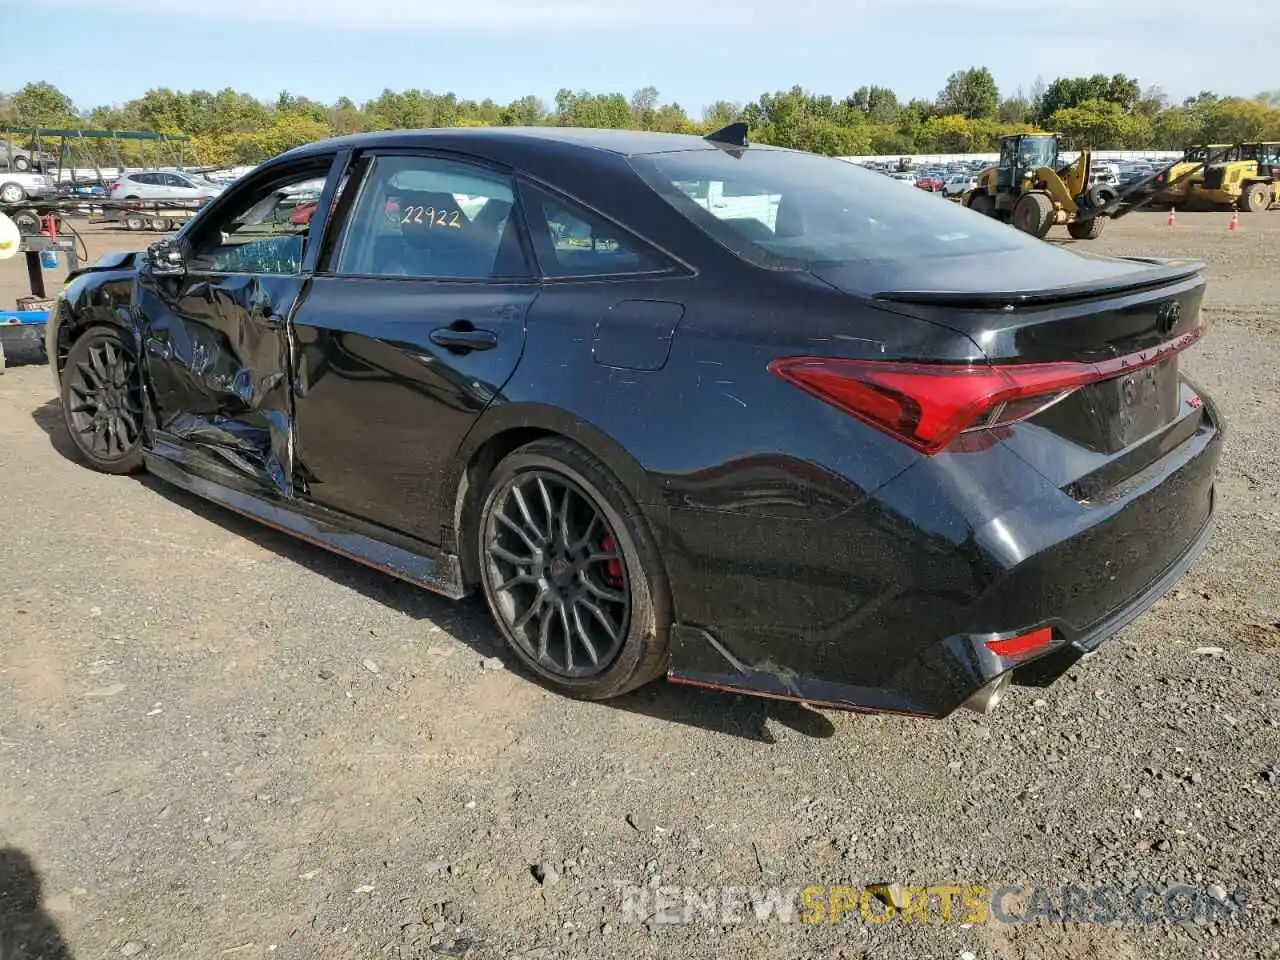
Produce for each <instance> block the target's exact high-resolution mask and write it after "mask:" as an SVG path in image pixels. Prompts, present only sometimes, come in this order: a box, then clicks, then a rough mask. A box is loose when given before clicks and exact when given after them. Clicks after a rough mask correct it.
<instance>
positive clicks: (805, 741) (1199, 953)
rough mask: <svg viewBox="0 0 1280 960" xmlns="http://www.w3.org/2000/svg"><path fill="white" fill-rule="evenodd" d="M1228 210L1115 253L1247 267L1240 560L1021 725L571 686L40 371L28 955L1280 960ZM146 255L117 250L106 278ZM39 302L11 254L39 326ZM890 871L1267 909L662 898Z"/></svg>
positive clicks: (1202, 370)
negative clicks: (91, 452) (541, 676)
mask: <svg viewBox="0 0 1280 960" xmlns="http://www.w3.org/2000/svg"><path fill="white" fill-rule="evenodd" d="M1228 221H1229V216H1228V215H1225V214H1191V213H1188V214H1181V215H1180V216H1179V219H1178V225H1177V227H1175V228H1173V229H1169V228H1167V227H1166V226H1165V215H1164V214H1156V213H1151V214H1135V215H1133V216H1131V217H1129V218H1127V219H1125V220H1122V221H1119V222H1117V223H1114V224H1111V225H1110V226H1109V229H1108V232H1107V234H1106V235H1105V236H1104V237H1103V239H1102V240H1100V241H1098V242H1096V243H1094V244H1092V245H1091V249H1096V250H1101V251H1107V252H1125V253H1156V254H1174V255H1191V256H1196V257H1199V258H1202V259H1204V260H1205V261H1207V262H1208V263H1209V264H1210V265H1211V272H1212V277H1211V292H1210V295H1209V301H1208V302H1209V308H1208V313H1209V317H1210V322H1211V330H1210V335H1209V336H1208V337H1207V339H1206V340H1205V341H1204V342H1203V343H1202V344H1201V345H1199V346H1198V347H1197V348H1196V349H1195V350H1193V351H1192V352H1191V353H1190V354H1189V355H1187V357H1186V360H1185V366H1186V369H1188V370H1189V372H1190V373H1191V375H1192V376H1193V377H1194V378H1196V379H1197V381H1198V382H1199V383H1200V385H1201V386H1202V387H1204V388H1205V389H1206V390H1208V391H1209V392H1211V393H1212V394H1213V395H1214V396H1215V398H1216V399H1217V400H1218V401H1219V403H1220V404H1221V406H1222V408H1223V410H1224V411H1225V414H1226V416H1227V417H1228V421H1229V432H1228V442H1227V448H1226V452H1225V461H1224V464H1223V467H1222V471H1221V480H1220V491H1221V492H1220V504H1221V507H1220V519H1219V528H1218V532H1217V534H1216V537H1215V539H1214V541H1213V543H1212V545H1211V546H1210V548H1209V550H1208V552H1207V553H1206V554H1205V556H1204V557H1203V559H1202V560H1201V561H1200V562H1199V563H1198V564H1197V565H1196V567H1195V568H1194V569H1193V571H1192V572H1191V574H1190V575H1189V576H1188V577H1187V578H1186V579H1185V580H1184V581H1183V582H1182V583H1181V584H1180V586H1179V587H1178V588H1177V589H1176V590H1175V591H1174V592H1173V593H1171V594H1170V595H1169V596H1168V597H1166V598H1165V599H1164V600H1162V601H1161V602H1160V603H1159V604H1158V605H1157V606H1156V607H1154V608H1153V609H1152V610H1151V611H1150V612H1149V613H1148V614H1146V615H1145V616H1143V617H1141V618H1140V619H1139V620H1138V621H1136V622H1135V623H1133V624H1132V625H1131V626H1129V627H1128V628H1127V629H1126V630H1124V631H1123V632H1122V633H1121V634H1120V635H1119V636H1117V637H1116V638H1114V639H1113V640H1112V641H1111V642H1110V643H1108V644H1107V645H1105V646H1104V647H1103V649H1102V650H1101V651H1100V652H1099V653H1098V654H1097V655H1096V656H1094V657H1092V658H1090V659H1088V660H1086V661H1085V662H1083V663H1082V664H1080V665H1078V666H1077V668H1076V669H1074V670H1073V671H1072V673H1071V674H1070V675H1069V676H1068V677H1066V678H1064V679H1063V680H1062V681H1061V682H1059V683H1058V684H1057V685H1055V686H1054V687H1052V688H1050V689H1049V690H1043V691H1038V690H1027V689H1015V690H1014V691H1013V692H1012V693H1011V695H1010V696H1009V697H1008V698H1007V699H1006V701H1005V703H1004V704H1003V705H1002V706H1001V707H1000V708H999V710H998V711H997V712H996V713H995V714H994V715H993V716H991V717H989V718H979V717H977V716H975V715H973V714H968V713H963V714H957V715H955V716H953V717H952V718H950V719H948V720H945V721H941V722H927V721H918V720H909V719H900V718H887V717H886V718H877V717H867V716H859V715H848V714H840V713H827V712H814V711H810V710H807V709H804V708H802V707H798V706H790V705H785V704H776V703H768V702H764V701H756V700H751V699H744V698H737V697H731V696H722V695H718V694H715V693H710V692H700V691H693V690H689V689H686V688H680V687H673V686H668V685H666V684H663V683H659V684H655V685H653V686H651V687H649V688H647V689H645V690H643V691H640V692H638V693H636V694H633V695H631V696H629V697H627V698H625V699H624V700H622V701H620V702H616V703H613V704H588V703H577V702H572V701H569V700H565V699H561V698H559V697H556V696H553V695H551V694H549V693H547V692H545V691H544V690H542V689H541V688H540V687H538V686H536V685H535V684H533V683H532V682H530V681H529V680H527V679H525V678H524V677H523V676H522V675H521V674H519V673H518V672H516V671H514V670H512V669H509V668H508V669H504V668H503V667H502V666H501V662H502V661H497V660H493V659H488V658H493V657H496V656H501V652H500V650H499V649H498V647H497V636H496V633H495V632H494V631H493V630H492V629H491V628H490V627H489V625H488V623H487V620H486V617H485V615H484V611H483V609H482V606H481V604H480V603H479V602H463V603H458V604H455V603H450V602H449V601H446V600H443V599H440V598H436V597H434V596H431V595H428V594H425V593H421V592H418V591H416V590H414V589H413V588H411V587H408V586H405V585H402V584H400V583H398V582H396V581H393V580H390V579H388V578H386V577H383V576H382V575H380V574H377V573H374V572H371V571H368V570H365V569H364V568H361V567H359V566H356V565H354V564H351V563H348V562H346V561H344V560H341V559H338V558H336V557H332V556H329V555H327V554H325V553H323V552H321V551H318V550H316V549H313V548H311V547H308V546H305V545H302V544H300V543H297V542H295V541H292V540H290V539H288V538H286V537H284V536H282V535H278V534H276V533H274V532H271V531H269V530H266V529H263V528H260V527H257V526H255V525H253V524H252V523H250V522H248V521H245V520H242V519H240V518H238V517H237V516H234V515H232V514H229V513H226V512H224V511H222V510H220V509H218V508H216V507H212V506H208V505H205V504H202V503H201V502H199V501H196V500H194V499H192V498H190V497H188V496H186V495H184V494H181V493H179V492H175V491H172V490H169V489H166V488H164V487H163V486H162V485H161V484H159V483H158V482H155V481H151V480H148V479H142V480H138V479H129V478H115V477H108V476H103V475H99V474H95V473H93V472H91V471H89V470H87V469H84V468H81V467H79V466H77V465H75V464H74V463H72V462H71V461H70V460H69V459H68V457H67V449H68V444H69V441H68V439H67V438H66V436H65V433H64V431H63V427H62V425H61V419H60V415H59V413H58V410H57V407H56V405H55V403H54V399H53V386H52V383H51V381H50V378H49V374H48V372H47V370H46V368H44V367H43V366H41V365H40V364H39V363H38V362H37V358H35V357H34V356H31V355H30V354H28V355H27V360H28V362H27V363H26V364H25V365H24V363H23V356H21V355H15V356H11V358H10V368H9V370H8V372H7V373H6V374H5V375H4V376H0V523H2V524H3V534H2V535H0V583H2V584H4V586H3V588H0V636H3V643H2V644H0V956H3V957H4V958H5V960H9V958H10V957H11V956H23V955H24V954H22V953H21V952H20V951H19V952H17V953H14V952H13V951H14V949H15V944H17V943H19V942H21V941H23V940H26V941H27V942H29V943H35V942H37V941H38V940H39V939H40V936H41V935H42V934H44V935H47V938H48V939H47V943H46V945H45V947H44V948H43V949H44V956H45V957H46V958H47V960H52V958H55V957H57V958H64V957H72V956H74V957H80V958H109V957H118V956H141V957H143V958H146V957H211V958H214V957H230V958H253V957H287V958H306V960H310V958H315V957H326V958H328V957H333V958H346V957H351V958H357V957H358V958H372V957H394V958H403V957H428V956H435V955H446V956H466V957H470V958H504V960H505V958H511V957H520V958H533V957H540V958H545V960H549V958H577V957H624V958H641V957H682V958H700V957H708V958H711V957H716V958H719V957H735V958H773V957H787V958H808V957H813V958H819V957H821V958H849V960H852V958H861V957H872V956H874V957H877V958H879V957H912V958H935V957H936V958H947V960H951V958H962V960H970V958H974V960H981V958H1008V960H1013V958H1062V960H1081V958H1086V960H1087V958H1098V960H1103V958H1105V960H1128V958H1138V957H1149V956H1156V955H1158V956H1160V957H1162V958H1181V957H1188V958H1190V957H1196V958H1204V957H1218V958H1243V957H1255V956H1264V957H1277V956H1280V879H1278V878H1280V852H1277V843H1276V837H1277V836H1280V679H1278V678H1277V660H1278V658H1280V577H1277V575H1276V572H1275V571H1276V570H1277V568H1278V567H1280V499H1278V493H1280V460H1278V458H1277V456H1276V453H1275V451H1276V450H1277V448H1280V399H1278V398H1280V321H1278V320H1277V310H1278V307H1280V285H1278V284H1277V279H1276V272H1275V256H1274V251H1275V249H1276V247H1277V244H1278V243H1280V213H1272V214H1268V215H1245V216H1243V217H1242V218H1241V229H1240V230H1239V231H1237V232H1235V233H1228V231H1227V224H1228ZM147 239H148V238H146V237H139V236H135V235H128V234H123V233H95V234H92V235H90V236H89V237H88V240H89V242H90V245H91V248H92V252H93V253H94V254H95V255H96V254H97V253H100V252H102V251H104V250H108V249H113V248H118V247H121V246H126V245H130V244H139V243H143V242H145V241H146V240H147ZM24 280H25V277H24V274H23V272H22V265H21V263H15V262H12V261H11V262H9V263H6V264H2V265H0V302H5V303H11V302H12V299H13V297H14V296H17V295H18V294H20V293H22V292H24V290H23V289H22V285H23V283H24ZM872 883H900V884H903V885H914V884H919V885H922V886H929V885H947V884H954V885H957V886H961V887H965V886H971V885H983V886H985V887H987V888H988V890H990V891H994V890H995V889H996V888H999V887H1004V886H1009V887H1017V888H1020V894H1019V896H1016V897H1013V898H1010V900H1009V901H1008V903H1009V904H1011V905H1012V904H1015V903H1020V904H1023V905H1024V906H1025V905H1027V904H1030V906H1031V907H1044V908H1046V909H1047V906H1048V902H1049V901H1046V900H1044V897H1045V896H1048V897H1049V898H1050V899H1051V901H1052V903H1053V905H1054V906H1055V907H1057V908H1059V909H1060V908H1062V907H1063V905H1064V902H1065V901H1066V900H1067V896H1066V895H1065V894H1064V893H1063V888H1064V887H1067V886H1075V887H1082V888H1087V889H1088V890H1089V891H1090V893H1091V894H1092V891H1093V888H1096V887H1107V888H1110V889H1112V890H1113V891H1115V893H1116V896H1117V899H1118V901H1119V902H1120V905H1121V908H1122V909H1121V911H1120V912H1121V914H1122V916H1125V915H1127V913H1126V911H1127V907H1125V903H1126V902H1127V899H1126V898H1127V896H1128V892H1129V891H1130V890H1131V889H1132V888H1133V887H1135V886H1138V885H1146V886H1149V887H1151V888H1154V889H1156V890H1157V891H1160V892H1163V891H1164V890H1166V889H1167V888H1170V887H1174V886H1177V885H1188V886H1191V887H1193V888H1196V889H1198V890H1202V891H1205V892H1206V896H1207V897H1209V898H1212V897H1218V898H1220V899H1221V898H1227V899H1230V898H1231V897H1232V896H1235V895H1237V894H1239V895H1240V896H1242V897H1244V898H1245V899H1246V906H1245V908H1244V910H1243V911H1242V912H1238V913H1237V914H1236V915H1235V916H1234V917H1231V918H1227V919H1214V920H1212V921H1211V922H1210V921H1206V920H1204V919H1203V916H1202V918H1201V919H1200V920H1199V921H1198V922H1195V923H1190V924H1179V923H1176V922H1172V921H1170V920H1168V919H1165V918H1164V916H1163V913H1162V912H1160V911H1159V906H1160V901H1159V898H1158V896H1157V897H1156V898H1155V899H1152V900H1150V901H1149V904H1150V908H1151V909H1153V910H1155V911H1156V913H1157V916H1156V917H1155V922H1151V923H1133V922H1115V923H1106V924H1104V923H1096V922H1095V923H1081V922H1051V920H1046V919H1040V920H1038V921H1037V922H1034V923H1001V922H974V923H966V922H964V920H965V918H964V917H963V916H962V915H961V914H962V911H959V910H957V912H956V913H954V914H953V915H952V916H951V919H950V921H949V922H946V921H942V920H940V913H939V911H938V910H937V909H936V908H935V909H934V911H933V913H932V919H933V921H934V922H931V923H921V922H905V921H904V920H903V918H902V917H898V918H893V919H891V920H890V921H889V922H884V923H876V922H873V921H872V920H868V919H865V918H863V917H862V916H861V912H860V910H859V909H858V907H856V906H855V907H853V908H852V909H851V911H850V912H849V913H848V914H847V915H846V916H845V917H844V919H843V921H842V922H840V923H830V922H823V923H817V924H812V923H803V922H799V921H798V920H796V919H795V918H794V917H793V920H792V922H785V921H783V920H780V919H779V918H778V917H777V915H776V914H775V915H774V916H772V917H770V918H768V919H765V920H760V919H758V918H757V915H756V913H755V912H753V908H752V907H751V906H748V907H746V909H745V910H739V911H737V913H736V915H735V912H734V911H733V910H732V909H731V908H732V907H733V905H734V904H733V896H734V894H733V893H732V892H730V894H728V895H726V896H727V898H728V900H729V902H728V903H727V904H726V903H724V902H723V900H721V901H719V902H720V903H721V907H720V909H717V910H706V911H705V912H699V911H697V910H695V911H694V916H693V918H692V920H691V921H690V922H685V923H679V922H665V921H669V920H678V919H680V917H679V915H678V911H677V912H676V915H674V916H673V912H672V911H671V910H666V911H663V912H659V913H657V914H656V915H654V914H653V911H654V910H655V909H657V908H659V907H662V906H664V903H663V902H661V901H658V900H655V899H654V897H655V896H656V893H655V892H654V888H659V889H662V888H669V887H671V888H685V887H690V888H693V889H694V890H695V891H696V892H697V893H698V894H699V895H701V896H703V897H706V896H708V894H709V888H721V887H731V888H740V892H741V894H742V895H743V896H746V897H747V898H749V899H755V900H756V901H762V900H763V901H764V902H766V903H767V897H768V894H769V891H770V890H771V889H776V890H779V891H787V890H791V889H793V888H797V887H805V886H810V885H817V886H829V885H850V886H853V887H861V886H864V885H866V884H872ZM1034 887H1041V888H1048V889H1049V892H1048V893H1047V894H1044V893H1041V894H1035V893H1034V892H1033V891H1032V888H1034ZM641 888H643V889H647V890H649V891H651V893H650V894H648V895H643V896H641V895H639V894H637V893H636V890H637V889H641ZM676 893H677V891H676V890H671V889H668V890H665V893H664V895H665V896H667V897H669V898H670V897H672V896H673V895H674V894H676ZM710 893H713V894H715V893H716V891H714V890H712V891H710ZM716 895H717V896H718V895H719V894H716ZM855 896H856V893H855ZM707 902H710V901H707ZM665 905H666V906H670V903H669V902H668V903H666V904H665ZM705 905H706V904H705V903H704V906H705ZM624 906H629V907H630V909H624ZM867 906H868V912H869V913H871V914H872V915H873V918H874V919H879V917H878V913H877V909H876V908H875V907H874V906H873V905H872V904H871V903H868V905H867ZM757 908H758V909H760V910H763V909H764V905H763V904H762V903H758V904H757ZM1046 909H1042V910H1039V911H1038V912H1039V915H1040V916H1041V917H1042V918H1043V917H1045V916H1049V917H1052V914H1047V912H1046ZM1027 912H1028V913H1030V914H1035V913H1036V912H1037V911H1036V910H1028V911H1027ZM1200 913H1201V914H1202V915H1203V913H1204V911H1203V910H1201V911H1200ZM796 916H799V914H797V915H796ZM1081 916H1087V917H1088V918H1091V919H1093V920H1098V919H1100V915H1099V913H1098V912H1097V911H1093V912H1088V913H1086V914H1083V915H1082V914H1077V917H1081ZM970 919H977V920H979V921H981V919H982V918H981V917H977V918H973V917H971V918H970ZM6 944H7V949H8V950H9V951H10V952H6ZM30 955H32V956H36V955H39V951H34V952H32V953H31V954H30Z"/></svg>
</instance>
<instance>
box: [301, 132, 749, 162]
mask: <svg viewBox="0 0 1280 960" xmlns="http://www.w3.org/2000/svg"><path fill="white" fill-rule="evenodd" d="M412 147H431V148H439V149H445V150H483V149H484V148H489V149H492V148H495V147H499V148H505V149H503V151H502V152H503V153H509V152H510V151H511V150H512V149H513V148H515V149H519V150H520V151H521V152H525V151H527V152H528V153H529V154H530V155H537V156H539V157H545V156H548V155H551V154H557V153H583V152H588V151H604V152H607V153H612V154H615V155H617V156H623V157H634V156H639V155H642V154H647V153H670V152H674V151H680V150H715V149H716V146H715V144H713V143H711V142H709V141H708V140H706V139H704V138H703V137H699V136H696V135H694V134H684V133H654V132H651V131H647V130H611V129H598V128H591V127H436V128H432V129H427V130H386V131H380V132H376V133H357V134H352V135H351V136H346V137H333V138H330V139H328V140H318V141H316V142H314V143H309V144H305V145H304V146H301V147H295V148H294V149H293V150H290V151H288V152H287V153H286V154H283V155H282V156H287V157H291V158H295V159H296V158H300V157H305V156H307V155H309V154H321V153H327V152H331V151H333V150H334V149H342V148H350V149H364V150H369V149H378V148H382V149H387V148H391V149H395V148H412ZM752 149H756V148H755V147H754V146H753V147H752Z"/></svg>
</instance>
